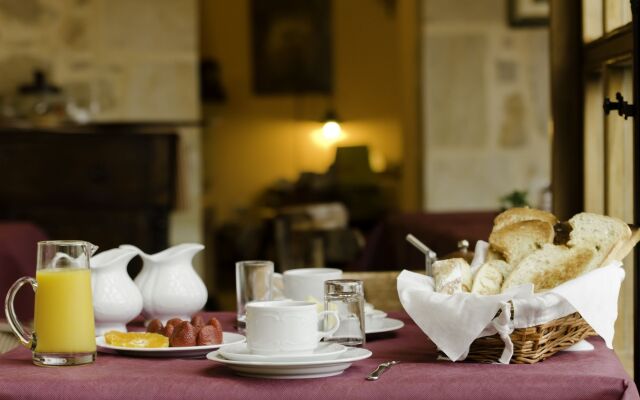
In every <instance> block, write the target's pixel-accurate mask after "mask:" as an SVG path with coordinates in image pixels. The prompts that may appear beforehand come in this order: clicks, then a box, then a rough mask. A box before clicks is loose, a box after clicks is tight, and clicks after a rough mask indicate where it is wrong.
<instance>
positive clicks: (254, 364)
mask: <svg viewBox="0 0 640 400" xmlns="http://www.w3.org/2000/svg"><path fill="white" fill-rule="evenodd" d="M370 356H371V352H370V351H369V350H367V349H362V348H348V347H345V346H343V345H340V344H337V343H320V344H319V345H318V347H317V348H316V349H315V351H314V352H313V353H310V354H274V355H258V354H252V353H251V352H250V351H249V349H248V348H247V344H246V343H237V344H233V345H228V346H224V347H221V348H220V349H219V350H217V351H214V352H211V353H209V354H207V358H208V359H209V360H212V361H215V362H219V363H221V364H225V365H227V366H228V367H229V368H231V369H232V370H233V371H234V372H235V373H237V374H238V375H242V376H250V377H257V378H271V379H307V378H321V377H327V376H334V375H339V374H341V373H342V372H343V371H344V370H345V369H347V368H349V367H350V366H351V364H352V363H353V362H355V361H360V360H364V359H365V358H368V357H370Z"/></svg>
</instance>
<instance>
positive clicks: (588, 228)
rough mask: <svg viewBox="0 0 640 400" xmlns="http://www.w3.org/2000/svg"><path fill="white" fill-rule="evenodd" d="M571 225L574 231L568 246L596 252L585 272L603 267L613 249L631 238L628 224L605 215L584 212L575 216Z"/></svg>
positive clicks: (570, 235)
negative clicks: (585, 248)
mask: <svg viewBox="0 0 640 400" xmlns="http://www.w3.org/2000/svg"><path fill="white" fill-rule="evenodd" d="M569 224H570V225H571V228H572V230H571V233H570V234H569V241H568V242H567V245H568V246H570V247H587V248H590V249H592V250H593V251H594V252H595V256H594V258H593V260H591V262H590V263H589V265H588V266H587V268H586V270H585V272H589V271H591V270H593V269H595V268H598V267H601V266H602V263H603V261H604V260H605V258H606V257H607V255H608V254H609V252H610V251H611V250H612V249H613V247H614V246H615V245H616V244H617V243H620V242H623V241H626V240H628V239H629V238H630V237H631V229H629V226H627V224H625V223H624V222H623V221H621V220H619V219H617V218H613V217H607V216H605V215H599V214H593V213H586V212H583V213H580V214H576V215H574V216H573V218H571V219H570V220H569Z"/></svg>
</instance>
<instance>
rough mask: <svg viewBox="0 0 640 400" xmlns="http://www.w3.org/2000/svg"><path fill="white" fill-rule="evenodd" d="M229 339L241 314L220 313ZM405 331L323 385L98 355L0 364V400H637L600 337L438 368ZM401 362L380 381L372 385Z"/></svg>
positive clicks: (18, 353)
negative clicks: (375, 375)
mask: <svg viewBox="0 0 640 400" xmlns="http://www.w3.org/2000/svg"><path fill="white" fill-rule="evenodd" d="M211 315H214V316H216V317H218V318H219V319H220V320H221V322H222V323H223V325H224V327H225V330H231V329H232V320H233V318H234V315H235V314H232V313H213V314H211ZM391 317H394V318H399V319H402V320H403V321H404V322H405V323H406V326H405V327H404V328H402V329H400V330H398V331H396V332H393V333H387V334H380V335H379V336H377V337H376V336H374V337H372V338H371V340H370V341H368V342H367V345H366V347H367V348H368V349H370V350H371V351H372V352H373V356H372V357H371V358H369V359H367V360H364V361H360V362H356V363H354V364H353V365H352V366H351V367H350V368H349V369H347V370H346V371H345V372H344V373H343V374H341V375H338V376H334V377H328V378H319V379H303V380H271V379H257V378H245V377H240V376H236V375H234V373H233V372H232V371H231V370H230V369H228V368H227V367H226V366H224V365H221V364H218V363H215V362H213V361H209V360H203V359H199V360H193V359H191V360H189V359H151V358H146V359H145V358H128V357H123V356H117V355H107V354H102V353H99V354H98V360H97V361H96V363H95V364H93V365H88V366H81V367H58V368H43V367H36V366H34V365H32V364H31V361H30V352H29V351H27V350H26V349H24V348H19V349H15V350H13V351H11V352H9V353H7V354H5V355H3V356H2V357H0V398H1V399H6V398H20V399H37V398H46V399H63V398H64V399H81V398H82V399H92V400H97V399H135V398H148V399H154V400H158V399H190V400H191V399H199V398H208V399H256V400H257V399H300V398H304V399H322V400H326V399H350V400H351V399H353V400H355V399H367V400H369V399H412V398H414V399H417V398H428V399H470V398H474V399H475V398H477V399H509V398H513V399H518V400H525V399H536V400H539V399H554V400H560V399H599V400H604V399H639V398H640V397H639V396H638V391H637V388H636V385H635V383H634V382H633V380H631V378H630V377H629V376H628V375H627V374H626V372H625V371H624V369H623V368H622V365H621V364H620V362H619V360H618V358H617V357H616V355H615V354H614V353H613V351H611V350H609V349H607V348H606V347H605V346H604V343H603V341H602V340H601V339H600V338H592V339H590V341H591V343H593V344H594V345H595V351H592V352H580V353H568V352H563V353H559V354H556V355H554V356H553V357H551V358H550V359H548V360H546V361H544V362H541V363H537V364H534V365H495V364H474V363H451V362H448V361H436V357H437V353H436V348H435V346H434V345H433V343H431V342H430V341H429V340H428V339H427V337H426V336H425V335H424V334H423V333H422V332H421V331H420V329H419V328H418V327H417V326H416V325H415V324H414V323H413V322H412V321H411V320H410V319H409V318H408V317H407V315H406V314H404V313H391ZM386 360H400V361H402V362H401V363H400V364H398V365H396V366H394V367H393V368H391V369H390V370H388V371H387V372H386V373H385V374H384V375H382V377H381V378H380V380H378V381H366V380H365V379H364V378H365V376H366V375H367V374H368V373H369V372H371V371H372V370H373V369H374V368H375V367H376V365H378V364H379V363H380V362H382V361H386Z"/></svg>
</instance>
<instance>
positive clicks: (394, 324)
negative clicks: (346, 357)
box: [365, 318, 404, 335]
mask: <svg viewBox="0 0 640 400" xmlns="http://www.w3.org/2000/svg"><path fill="white" fill-rule="evenodd" d="M403 326H404V322H402V321H400V320H399V319H394V318H381V319H380V320H376V322H375V323H374V324H373V325H372V326H369V325H366V326H365V332H366V333H367V335H368V334H372V333H382V332H391V331H396V330H398V329H400V328H402V327H403Z"/></svg>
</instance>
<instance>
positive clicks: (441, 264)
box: [433, 258, 471, 294]
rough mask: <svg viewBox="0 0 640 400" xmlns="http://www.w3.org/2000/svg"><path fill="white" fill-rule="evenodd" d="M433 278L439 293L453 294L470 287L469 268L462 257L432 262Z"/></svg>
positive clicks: (467, 289)
mask: <svg viewBox="0 0 640 400" xmlns="http://www.w3.org/2000/svg"><path fill="white" fill-rule="evenodd" d="M433 278H434V280H435V285H436V292H439V293H446V294H454V293H460V292H462V291H467V292H468V291H469V290H470V289H471V269H470V268H469V264H468V263H467V261H466V260H465V259H463V258H450V259H447V260H438V261H436V262H434V263H433ZM465 289H466V290H465Z"/></svg>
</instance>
